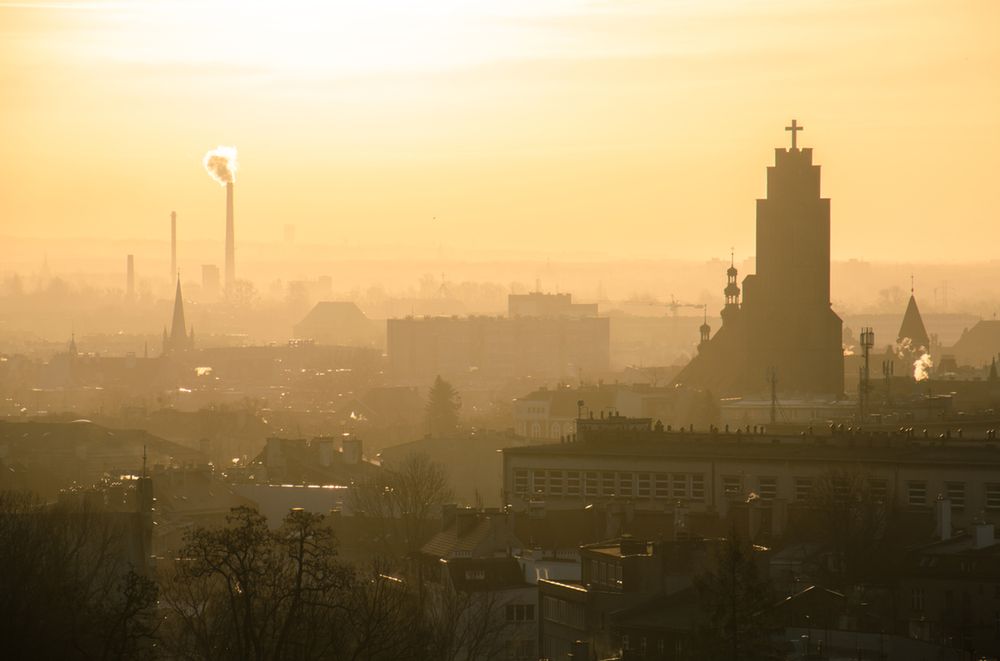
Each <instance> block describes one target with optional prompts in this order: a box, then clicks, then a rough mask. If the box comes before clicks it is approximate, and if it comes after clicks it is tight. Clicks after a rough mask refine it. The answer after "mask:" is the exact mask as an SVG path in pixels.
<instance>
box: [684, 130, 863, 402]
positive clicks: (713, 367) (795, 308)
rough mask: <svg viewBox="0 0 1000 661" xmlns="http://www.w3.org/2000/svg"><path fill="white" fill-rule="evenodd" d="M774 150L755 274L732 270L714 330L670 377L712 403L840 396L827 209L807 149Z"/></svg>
mask: <svg viewBox="0 0 1000 661" xmlns="http://www.w3.org/2000/svg"><path fill="white" fill-rule="evenodd" d="M785 130H787V131H790V132H791V134H792V139H791V147H790V148H781V147H779V148H777V149H775V153H774V165H772V166H769V167H768V168H767V193H766V194H767V196H766V197H765V198H763V199H759V200H757V273H755V274H751V275H748V276H747V277H746V278H744V280H743V289H742V295H743V300H742V303H741V302H740V300H739V297H740V293H741V292H740V288H739V287H738V286H737V285H736V276H737V274H736V267H735V264H733V265H730V267H729V269H728V271H727V272H726V275H727V283H726V289H725V297H726V306H725V308H724V309H723V324H722V328H721V329H720V330H719V332H718V333H716V336H715V337H713V338H712V341H711V342H709V343H708V344H707V345H704V346H700V347H699V353H698V355H697V356H696V357H695V359H694V360H692V361H691V363H690V364H689V365H688V366H687V367H685V368H684V369H683V370H682V371H681V373H680V374H679V375H678V377H677V382H679V383H686V384H689V385H693V386H698V387H704V388H711V389H712V390H713V392H714V393H715V394H716V395H751V396H752V395H754V394H761V393H765V392H766V391H767V388H768V386H767V378H768V375H769V374H773V375H774V377H775V379H776V381H777V383H778V384H779V387H780V389H781V392H782V394H784V395H786V396H793V397H817V396H819V397H822V396H838V395H840V394H842V393H843V391H844V355H843V345H842V334H841V333H842V326H843V323H842V322H841V320H840V317H838V316H837V315H836V314H835V313H834V312H833V310H832V309H831V307H830V200H829V199H828V198H824V197H822V196H821V193H820V168H819V166H818V165H814V164H813V161H812V149H808V148H806V149H802V148H800V147H799V146H798V132H799V131H801V130H802V127H801V126H799V125H798V122H797V121H794V120H793V121H792V125H791V126H788V127H786V129H785Z"/></svg>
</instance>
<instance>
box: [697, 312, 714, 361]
mask: <svg viewBox="0 0 1000 661" xmlns="http://www.w3.org/2000/svg"><path fill="white" fill-rule="evenodd" d="M701 311H702V314H703V315H704V321H703V322H702V324H701V326H700V327H699V328H698V331H699V333H700V340H701V341H700V342H699V343H698V350H699V351H700V350H701V348H702V346H704V345H705V344H707V343H708V340H709V339H710V338H711V336H712V327H711V326H709V325H708V306H707V305H703V306H701Z"/></svg>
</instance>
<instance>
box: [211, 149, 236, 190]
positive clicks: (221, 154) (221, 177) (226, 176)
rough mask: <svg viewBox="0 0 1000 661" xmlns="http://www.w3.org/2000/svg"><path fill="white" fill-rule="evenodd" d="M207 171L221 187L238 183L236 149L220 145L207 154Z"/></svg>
mask: <svg viewBox="0 0 1000 661" xmlns="http://www.w3.org/2000/svg"><path fill="white" fill-rule="evenodd" d="M204 163H205V170H206V171H207V172H208V174H209V175H211V177H212V178H213V179H215V180H216V181H217V182H219V185H220V186H225V185H226V184H231V183H233V182H234V181H236V168H237V165H236V147H225V146H223V145H219V146H218V147H216V148H215V149H213V150H211V151H210V152H208V153H207V154H205V160H204Z"/></svg>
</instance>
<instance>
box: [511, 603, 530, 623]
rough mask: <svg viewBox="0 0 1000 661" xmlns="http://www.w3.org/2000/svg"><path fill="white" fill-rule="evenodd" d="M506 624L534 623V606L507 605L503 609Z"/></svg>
mask: <svg viewBox="0 0 1000 661" xmlns="http://www.w3.org/2000/svg"><path fill="white" fill-rule="evenodd" d="M505 611H506V612H505V614H506V616H507V621H508V622H534V621H535V605H534V604H507V607H506V609H505Z"/></svg>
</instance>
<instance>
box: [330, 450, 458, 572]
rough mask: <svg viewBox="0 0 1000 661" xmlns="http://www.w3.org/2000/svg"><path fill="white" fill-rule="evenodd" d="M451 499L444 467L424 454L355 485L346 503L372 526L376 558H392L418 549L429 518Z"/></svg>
mask: <svg viewBox="0 0 1000 661" xmlns="http://www.w3.org/2000/svg"><path fill="white" fill-rule="evenodd" d="M451 497H452V492H451V488H450V487H449V485H448V474H447V472H446V471H445V469H444V467H443V466H442V465H441V464H438V463H435V462H433V461H431V459H430V457H428V456H427V455H426V454H418V453H411V454H408V455H406V456H405V457H404V458H403V459H401V460H400V461H398V462H387V463H385V464H383V466H382V470H381V471H378V472H377V473H372V474H370V475H369V476H368V477H366V478H364V479H363V480H361V481H360V482H358V483H356V484H355V485H354V487H353V488H352V489H351V495H350V503H351V508H352V509H353V510H354V513H355V514H356V515H358V516H361V517H366V518H368V519H369V520H370V521H371V522H372V524H373V528H374V530H375V531H376V534H377V535H378V537H379V538H378V540H377V542H378V545H379V549H380V555H383V556H386V557H390V558H392V557H401V556H403V555H405V554H406V553H409V552H412V551H415V550H417V549H418V548H420V545H421V544H423V543H424V542H425V541H426V540H427V538H428V537H429V535H430V532H431V529H432V526H431V518H432V517H433V515H434V514H435V512H436V511H437V509H438V508H439V507H440V506H441V505H443V504H444V503H447V502H448V501H449V500H450V499H451Z"/></svg>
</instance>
